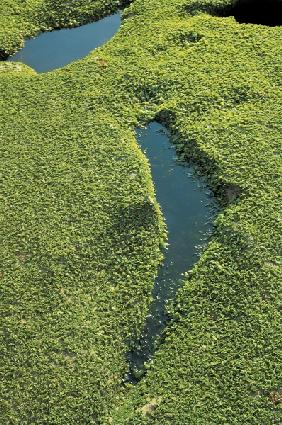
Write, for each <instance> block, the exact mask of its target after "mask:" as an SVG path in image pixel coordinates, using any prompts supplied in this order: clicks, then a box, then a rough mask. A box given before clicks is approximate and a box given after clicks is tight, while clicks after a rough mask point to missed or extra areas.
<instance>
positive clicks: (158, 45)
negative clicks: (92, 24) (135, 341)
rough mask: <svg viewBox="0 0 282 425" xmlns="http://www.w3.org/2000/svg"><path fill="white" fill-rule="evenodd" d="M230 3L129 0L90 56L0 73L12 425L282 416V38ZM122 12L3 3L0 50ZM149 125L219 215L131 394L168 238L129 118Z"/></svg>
mask: <svg viewBox="0 0 282 425" xmlns="http://www.w3.org/2000/svg"><path fill="white" fill-rule="evenodd" d="M230 2H231V0H230V1H229V0H185V1H184V0H174V1H168V0H136V1H134V2H133V4H132V5H131V6H130V8H129V9H127V10H126V11H125V14H124V15H125V19H124V23H123V26H122V28H121V30H120V31H119V33H118V34H117V35H116V36H115V37H114V39H113V40H112V41H111V42H110V43H108V44H107V45H106V46H104V47H103V48H101V49H98V50H96V51H95V52H93V53H92V54H90V55H89V56H87V57H86V58H85V59H83V60H81V61H78V62H76V63H74V64H72V65H70V66H68V67H65V68H63V69H61V70H58V71H56V72H51V73H48V74H45V75H40V76H37V75H33V74H32V71H31V70H30V69H29V68H28V67H24V68H23V69H22V72H19V71H20V69H19V68H18V67H17V66H15V65H12V64H9V65H8V64H7V66H6V65H5V66H3V64H2V65H1V67H0V71H1V73H0V84H1V99H0V114H1V119H0V120H1V121H0V122H1V127H0V128H1V133H0V134H1V172H2V175H3V176H4V178H3V181H2V182H1V185H2V188H1V212H0V217H1V222H2V227H1V238H2V240H3V241H4V243H3V244H2V247H1V258H2V259H3V271H2V272H1V280H2V282H3V283H2V284H1V290H3V295H1V302H2V305H3V306H4V309H3V313H4V314H3V316H2V319H1V320H2V321H3V322H2V323H1V328H2V329H3V341H2V342H1V352H3V355H2V360H3V366H2V368H1V369H2V371H3V378H2V379H1V394H3V395H2V398H3V401H4V408H3V409H1V413H0V415H1V419H0V422H1V423H5V424H31V423H36V424H46V423H47V424H56V425H57V424H78V423H81V424H91V423H93V424H94V423H96V424H99V423H100V424H107V423H109V424H110V423H112V424H115V425H116V424H123V425H125V424H131V425H138V424H145V423H148V424H177V425H182V424H187V425H188V424H189V425H193V424H195V425H196V424H197V425H207V424H209V425H210V424H212V425H220V424H224V425H229V424H232V425H239V424H240V425H242V424H244V425H270V424H271V425H272V424H276V423H277V424H278V423H280V421H281V403H280V402H281V398H282V395H281V375H282V373H281V372H282V371H281V360H282V359H281V351H280V341H281V336H282V335H281V252H280V247H281V221H279V219H280V211H281V145H280V134H281V112H282V111H281V104H282V103H281V100H282V99H281V98H282V96H281V74H280V72H281V57H282V55H281V53H282V52H281V50H282V43H281V41H282V40H281V38H282V36H281V29H280V28H279V27H274V28H268V27H258V26H255V25H239V24H238V23H236V22H235V20H234V19H233V18H232V17H230V18H217V17H215V16H210V15H208V14H206V13H203V12H205V11H208V12H211V11H212V8H215V9H214V10H217V8H218V7H220V8H221V7H224V6H226V5H228V4H230ZM115 3H116V2H103V1H101V2H98V1H97V2H95V1H93V2H91V1H83V0H81V1H79V2H75V4H74V2H71V1H70V2H68V4H69V9H67V8H62V9H61V8H58V7H57V6H58V4H59V3H58V2H57V1H51V0H47V1H43V0H41V1H25V2H21V1H12V0H10V1H7V0H6V1H5V2H4V7H5V9H3V10H5V11H6V13H2V14H1V18H0V19H1V22H2V25H1V35H0V49H2V51H6V52H9V51H12V50H13V49H15V48H17V47H18V46H19V45H20V44H21V40H22V38H23V35H26V34H28V33H35V32H36V31H37V30H38V29H39V28H44V25H46V23H47V21H48V19H49V18H48V19H47V18H46V19H45V17H47V16H48V17H50V16H52V17H53V18H52V19H51V18H50V19H51V20H50V21H49V22H52V23H51V24H49V26H50V27H52V26H56V25H58V23H59V24H60V25H61V24H62V25H68V24H73V19H75V24H77V23H78V19H80V18H79V17H80V16H81V20H82V21H85V20H86V19H88V18H89V17H90V16H91V14H92V15H93V16H98V15H99V14H100V13H102V12H101V11H102V8H101V5H104V6H105V9H104V10H105V11H106V10H108V8H109V4H111V5H112V6H113V7H114V6H115ZM64 4H65V2H64ZM96 6H97V7H96ZM1 7H3V5H2V6H1ZM92 7H93V10H92ZM66 10H67V12H66ZM42 11H44V12H42ZM97 11H99V13H98V12H97ZM80 12H81V13H80ZM11 15H13V17H14V21H13V20H11V19H10V17H11ZM5 16H6V17H5ZM42 16H43V17H44V19H45V20H44V19H43V18H40V17H42ZM86 17H87V18H86ZM5 19H6V20H5ZM13 22H14V24H13ZM54 22H57V24H54ZM19 23H20V24H19ZM46 27H47V25H46ZM20 28H22V29H21V30H20ZM5 37H6V38H5ZM15 67H16V68H15ZM15 71H16V72H15ZM155 116H158V117H159V119H162V120H165V122H166V124H167V125H168V126H170V128H171V130H172V132H173V135H174V139H175V143H177V147H178V151H179V155H180V156H181V157H182V158H185V159H187V160H188V161H190V160H193V161H194V163H195V164H197V165H198V167H199V170H200V172H201V173H203V174H205V175H206V177H207V181H208V183H209V184H210V185H211V187H212V188H213V189H214V191H215V193H216V194H218V197H219V200H220V202H222V212H221V213H220V214H219V216H218V217H217V219H216V226H215V233H214V236H213V239H212V241H211V242H210V244H209V246H208V247H207V249H206V250H205V252H204V253H203V255H202V257H201V260H200V261H199V263H198V264H197V266H196V267H195V268H194V269H193V271H192V273H189V274H187V278H186V279H185V282H184V286H183V289H182V290H181V291H180V293H179V294H178V298H177V301H176V303H175V304H174V305H172V306H171V308H170V315H171V318H172V321H171V323H170V325H169V327H168V328H167V330H166V335H165V339H164V340H163V343H162V344H161V346H160V348H159V350H158V352H157V353H156V354H155V358H154V361H153V362H152V363H151V364H150V366H149V370H148V373H147V375H146V376H145V378H144V379H143V380H142V381H141V382H140V383H139V384H138V385H137V386H136V387H131V386H122V385H121V383H122V377H123V374H124V372H125V371H126V363H125V360H124V353H125V351H126V346H125V343H126V342H127V341H128V340H129V339H130V337H131V335H135V334H136V333H138V331H139V330H140V329H141V328H142V324H143V322H144V318H145V315H146V311H147V308H148V303H149V300H150V295H149V294H150V289H151V288H152V285H153V276H154V275H155V274H156V268H157V264H158V262H159V261H160V251H159V246H160V244H161V243H162V241H163V237H164V227H163V224H162V220H161V215H160V213H159V210H158V207H157V205H156V204H155V201H154V194H153V188H152V183H151V179H150V174H149V169H148V165H147V164H146V161H145V158H144V157H143V155H142V154H141V153H140V151H139V150H138V149H137V147H136V144H135V142H134V134H133V130H132V128H133V127H134V126H135V125H136V124H137V122H138V121H139V122H140V121H141V122H147V121H149V120H150V119H153V118H154V117H155ZM238 195H239V196H238Z"/></svg>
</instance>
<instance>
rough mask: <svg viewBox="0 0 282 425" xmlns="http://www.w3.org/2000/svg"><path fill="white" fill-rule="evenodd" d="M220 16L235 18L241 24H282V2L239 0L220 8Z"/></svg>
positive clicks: (277, 0) (272, 25) (273, 0)
mask: <svg viewBox="0 0 282 425" xmlns="http://www.w3.org/2000/svg"><path fill="white" fill-rule="evenodd" d="M217 12H218V13H217V15H218V16H223V17H224V16H234V18H235V19H236V21H237V22H239V23H240V24H257V25H267V26H270V27H275V26H279V25H281V24H282V0H237V1H235V2H234V4H233V5H232V6H229V7H226V8H218V11H217Z"/></svg>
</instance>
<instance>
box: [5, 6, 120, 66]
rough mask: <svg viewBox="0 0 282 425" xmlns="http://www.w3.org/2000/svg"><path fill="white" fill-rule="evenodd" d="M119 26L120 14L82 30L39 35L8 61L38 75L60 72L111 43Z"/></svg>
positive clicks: (28, 41)
mask: <svg viewBox="0 0 282 425" xmlns="http://www.w3.org/2000/svg"><path fill="white" fill-rule="evenodd" d="M120 24H121V17H120V13H116V14H115V15H111V16H108V17H106V18H104V19H101V20H100V21H97V22H93V23H91V24H87V25H83V26H81V27H77V28H71V29H62V30H55V31H51V32H45V33H41V34H39V36H37V37H36V38H32V39H30V40H26V42H25V46H24V48H23V49H22V50H20V51H19V52H17V53H15V54H14V55H13V56H10V57H9V58H8V61H16V62H23V63H25V64H26V65H29V66H30V67H32V68H33V69H35V70H36V71H37V72H39V73H41V72H47V71H51V70H52V69H56V68H61V67H62V66H64V65H67V64H69V63H71V62H73V61H75V60H77V59H80V58H83V57H84V56H86V55H87V54H88V53H89V52H90V51H91V50H93V49H95V48H97V47H99V46H101V45H102V44H104V43H105V42H106V41H108V40H110V39H111V38H112V37H113V36H114V35H115V33H116V32H117V31H118V29H119V27H120Z"/></svg>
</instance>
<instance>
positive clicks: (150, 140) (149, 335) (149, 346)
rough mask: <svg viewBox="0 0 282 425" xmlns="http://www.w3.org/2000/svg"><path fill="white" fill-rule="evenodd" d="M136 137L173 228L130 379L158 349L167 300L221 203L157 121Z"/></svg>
mask: <svg viewBox="0 0 282 425" xmlns="http://www.w3.org/2000/svg"><path fill="white" fill-rule="evenodd" d="M137 141H138V143H139V146H140V147H141V149H142V150H143V151H144V152H145V154H146V156H147V158H148V159H149V161H150V164H151V171H152V177H153V180H154V185H155V190H156V196H157V200H158V203H159V204H160V206H161V209H162V212H163V215H164V217H165V220H166V224H167V229H168V242H169V246H168V249H167V250H166V251H165V259H164V263H163V265H162V266H161V267H160V269H159V274H158V277H157V279H156V281H155V286H154V290H153V298H154V301H153V302H152V304H151V307H150V314H149V316H148V318H147V321H146V324H145V327H144V329H143V333H142V336H141V338H140V341H138V342H137V343H136V349H134V350H133V351H132V352H130V353H129V354H128V360H129V364H130V370H131V371H130V373H129V375H128V376H127V377H126V380H129V381H130V382H136V381H137V380H138V377H139V375H142V371H143V365H144V362H146V361H148V360H149V359H150V358H151V356H152V355H153V353H154V349H155V342H156V339H157V338H158V336H159V335H160V334H161V332H162V330H163V329H164V327H165V324H166V320H167V317H166V303H167V301H168V300H170V299H173V298H174V297H175V294H176V292H177V290H178V289H179V287H180V286H181V281H180V279H181V278H182V277H183V273H185V272H187V271H188V270H189V269H191V268H192V266H193V265H194V264H195V262H196V261H197V259H198V257H199V254H200V252H201V248H202V247H203V246H205V245H206V243H207V240H208V237H209V236H210V234H211V232H212V219H213V217H214V214H215V212H216V203H215V200H214V198H213V197H212V193H211V192H210V191H209V190H208V189H207V187H206V186H205V185H204V184H203V182H201V180H200V179H199V177H195V174H194V170H193V168H192V167H190V166H187V165H184V164H183V163H180V162H179V161H177V159H176V152H175V147H174V146H173V145H172V144H171V142H170V140H169V133H168V131H167V130H166V129H165V127H164V126H162V125H161V124H159V123H157V122H153V123H151V124H150V125H149V126H148V127H147V128H145V129H138V131H137Z"/></svg>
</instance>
